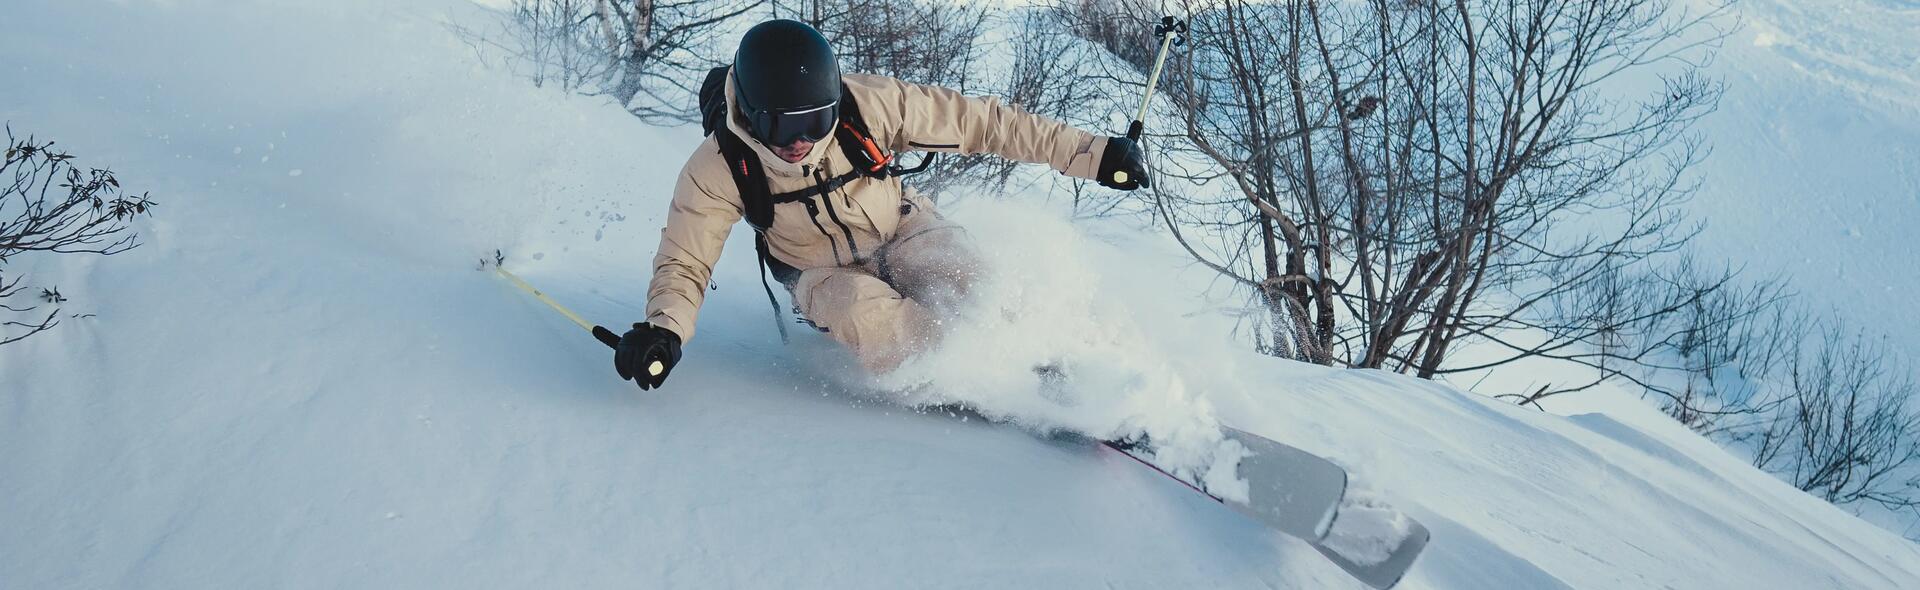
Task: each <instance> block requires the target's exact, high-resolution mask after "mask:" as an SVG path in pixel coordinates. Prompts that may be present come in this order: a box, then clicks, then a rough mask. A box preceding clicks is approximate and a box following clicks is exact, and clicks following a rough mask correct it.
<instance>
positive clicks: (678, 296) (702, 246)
mask: <svg viewBox="0 0 1920 590" xmlns="http://www.w3.org/2000/svg"><path fill="white" fill-rule="evenodd" d="M709 185H710V183H708V182H705V181H703V180H702V179H701V178H699V176H698V174H696V173H695V167H694V166H693V165H691V164H689V165H688V166H687V167H686V168H684V169H682V170H681V171H680V179H679V181H678V182H676V183H675V184H674V187H673V203H672V204H671V205H670V206H669V207H668V209H667V226H666V227H665V228H662V229H661V230H660V250H659V252H658V253H657V254H655V255H654V257H653V282H652V284H651V285H649V286H648V287H647V321H648V322H649V323H652V324H653V325H656V326H660V327H663V328H666V329H668V330H673V333H675V334H678V335H680V341H681V342H682V343H685V342H689V341H692V340H693V331H694V330H693V324H694V320H695V319H696V318H697V317H698V316H699V314H700V304H701V302H703V301H705V300H706V296H707V281H708V280H709V279H711V278H712V277H713V264H714V262H716V261H718V260H720V250H721V248H722V247H723V246H725V245H726V242H727V233H728V232H730V231H732V230H733V224H734V222H736V221H739V220H740V216H741V206H740V204H739V203H738V202H737V201H736V200H732V199H727V198H724V197H722V196H720V195H722V194H728V193H732V192H733V191H732V190H726V191H725V192H718V191H714V190H712V188H713V187H711V186H709ZM727 188H728V189H731V187H727Z"/></svg>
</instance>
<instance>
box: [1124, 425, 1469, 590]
mask: <svg viewBox="0 0 1920 590" xmlns="http://www.w3.org/2000/svg"><path fill="white" fill-rule="evenodd" d="M1224 432H1225V434H1226V436H1227V438H1230V439H1232V440H1234V441H1237V442H1239V443H1240V444H1241V445H1243V446H1245V447H1246V448H1247V451H1248V455H1247V456H1246V457H1245V458H1243V459H1241V461H1240V464H1239V466H1238V467H1239V469H1238V475H1239V476H1240V478H1241V479H1243V480H1245V481H1246V482H1247V485H1248V493H1247V500H1246V501H1245V502H1240V501H1237V500H1231V499H1226V498H1223V497H1221V496H1220V495H1218V494H1214V493H1212V492H1209V491H1207V490H1206V488H1205V486H1203V485H1200V484H1196V483H1194V482H1189V481H1187V480H1185V479H1182V478H1180V477H1178V476H1175V475H1173V474H1172V473H1169V472H1168V471H1167V470H1165V469H1161V468H1160V466H1158V465H1155V464H1154V463H1153V460H1152V458H1151V456H1150V455H1148V454H1147V453H1145V452H1143V449H1142V448H1141V447H1140V446H1139V445H1134V444H1129V443H1124V442H1115V441H1102V442H1101V446H1102V447H1105V448H1107V449H1109V450H1112V451H1114V452H1117V453H1120V454H1122V455H1125V456H1126V457H1128V458H1130V459H1133V460H1134V461H1137V462H1139V463H1140V464H1142V465H1145V466H1147V467H1148V468H1151V469H1153V470H1154V471H1155V472H1157V473H1160V474H1161V475H1165V476H1167V477H1169V478H1171V479H1173V480H1174V481H1177V482H1179V483H1180V484H1181V485H1182V486H1184V487H1186V488H1187V489H1191V490H1193V491H1196V492H1199V493H1201V494H1202V495H1205V496H1206V497H1208V498H1210V499H1212V500H1213V501H1215V502H1219V503H1221V504H1223V505H1225V506H1227V507H1228V508H1231V509H1233V510H1234V511H1236V512H1239V513H1241V514H1244V515H1246V516H1248V517H1250V518H1252V519H1254V520H1256V521H1259V522H1260V523H1261V524H1265V525H1267V526H1269V527H1272V528H1273V529H1275V530H1278V531H1280V532H1281V533H1284V534H1286V535H1289V536H1292V537H1295V538H1298V539H1300V540H1303V541H1306V542H1307V544H1309V545H1312V546H1313V548H1314V549H1315V550H1316V551H1319V552H1320V554H1321V555H1324V556H1326V557H1327V559H1328V560H1329V561H1331V562H1333V563H1334V565H1337V566H1339V567H1340V569H1342V570H1345V571H1346V572H1347V573H1348V574H1349V575H1352V576H1353V577H1354V578H1355V579H1357V580H1360V581H1361V582H1363V583H1365V584H1367V585H1368V586H1371V587H1374V588H1379V589H1381V590H1386V589H1388V588H1392V587H1393V586H1394V585H1395V584H1397V583H1399V582H1400V579H1401V578H1402V577H1404V576H1405V575H1406V573H1407V570H1408V569H1411V568H1412V567H1413V563H1414V561H1415V560H1417V559H1418V558H1419V557H1420V553H1421V551H1423V550H1424V549H1425V548H1426V545H1427V541H1428V540H1429V538H1430V537H1431V535H1430V533H1428V531H1427V529H1426V527H1424V526H1421V525H1420V523H1419V522H1417V521H1414V520H1413V519H1412V518H1409V517H1407V516H1406V515H1404V514H1400V513H1398V512H1392V511H1388V510H1382V509H1380V508H1378V507H1366V509H1360V508H1359V507H1354V506H1349V502H1348V498H1347V471H1346V470H1345V469H1343V468H1341V467H1340V466H1339V465H1335V464H1334V463H1333V462H1332V461H1328V460H1327V459H1326V458H1324V457H1320V456H1318V455H1315V454H1313V453H1308V452H1306V451H1303V450H1300V449H1298V448H1296V447H1293V446H1290V445H1287V444H1284V443H1281V442H1278V441H1275V440H1272V439H1269V438H1266V437H1263V436H1260V435H1257V434H1253V433H1250V432H1247V431H1244V430H1239V429H1236V428H1230V427H1229V428H1225V430H1224ZM1343 507H1349V508H1350V509H1349V510H1346V511H1342V508H1343ZM1343 517H1345V518H1346V519H1347V520H1345V521H1342V520H1341V519H1342V518H1343ZM1381 519H1387V520H1389V521H1390V522H1381ZM1362 521H1375V522H1362ZM1382 529H1385V530H1392V531H1396V532H1403V534H1398V535H1395V537H1396V538H1385V539H1373V538H1352V536H1351V535H1349V534H1348V533H1347V531H1351V530H1358V531H1378V530H1382ZM1356 549H1359V551H1356ZM1348 553H1362V555H1348Z"/></svg>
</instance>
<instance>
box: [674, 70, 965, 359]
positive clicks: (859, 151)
mask: <svg viewBox="0 0 1920 590" xmlns="http://www.w3.org/2000/svg"><path fill="white" fill-rule="evenodd" d="M732 70H733V68H732V66H720V67H717V68H713V69H711V70H707V79H706V80H705V81H704V82H702V83H701V84H700V128H701V130H702V131H703V132H704V133H705V134H706V135H712V136H714V138H715V140H717V141H718V143H719V144H720V155H721V157H724V158H726V160H727V172H729V173H730V174H731V175H732V176H733V184H734V188H736V189H738V190H739V192H740V201H741V203H742V204H743V205H744V206H745V209H746V211H745V213H746V219H747V225H750V226H752V227H753V233H754V236H753V249H754V252H755V254H756V255H757V256H758V257H759V259H760V286H761V287H762V288H764V289H766V291H767V303H769V304H771V305H772V306H773V317H774V325H775V326H777V327H779V329H780V341H781V342H786V341H787V325H786V321H785V318H784V317H783V316H782V315H781V313H780V301H779V300H778V299H776V298H774V295H773V286H772V285H771V284H769V283H768V282H767V275H768V274H769V272H771V274H772V275H773V277H774V278H775V279H777V280H779V281H780V283H781V284H783V285H786V286H787V288H788V289H789V290H791V289H792V288H793V286H794V284H795V283H796V282H798V281H799V279H800V270H799V269H797V268H794V267H793V266H792V265H789V264H787V263H785V262H781V261H780V260H779V259H777V258H774V257H773V255H772V254H771V253H770V252H769V251H768V249H767V231H768V229H770V228H772V227H773V206H774V205H778V204H782V203H794V202H807V203H809V207H808V209H809V210H811V209H812V206H811V203H812V200H813V198H814V197H816V196H818V197H821V198H825V197H826V196H827V195H830V194H832V193H833V191H835V190H839V189H840V187H842V186H846V184H847V183H849V182H852V181H854V180H856V179H859V178H862V177H867V178H874V179H879V180H885V179H887V178H890V177H894V176H905V175H908V174H913V173H917V172H920V171H923V170H926V169H927V166H928V165H930V164H932V163H933V157H932V156H931V155H929V156H928V157H927V158H926V159H924V160H922V161H921V162H920V164H919V165H917V166H914V167H913V168H902V167H900V166H898V165H896V164H894V154H892V153H889V152H887V151H885V150H882V149H880V146H879V145H878V144H877V143H875V142H874V141H873V134H872V133H871V132H869V130H868V128H867V123H866V120H864V119H862V118H861V117H860V106H859V104H858V103H856V102H855V101H854V99H853V93H851V92H849V91H848V90H847V85H846V84H845V83H842V84H841V85H840V126H839V127H838V128H837V129H834V132H833V137H834V143H835V144H837V145H839V146H840V152H841V154H842V155H843V156H845V157H846V159H847V161H848V162H851V163H853V168H854V169H853V170H851V171H848V172H847V173H846V174H842V175H840V176H838V177H836V178H833V179H830V180H828V181H826V182H824V183H819V184H815V185H814V186H811V187H807V188H803V189H800V190H796V191H789V192H784V193H779V194H774V193H773V192H772V189H771V188H769V187H768V186H767V177H766V173H765V170H764V168H763V167H762V166H761V164H760V157H759V156H758V155H757V154H755V153H754V151H753V148H751V147H748V146H747V143H746V140H744V139H741V138H740V136H739V135H736V134H734V132H733V130H732V129H729V128H727V119H726V118H727V117H729V116H732V113H729V112H728V110H729V109H728V108H727V95H726V94H727V78H728V76H729V74H730V72H731V71H732ZM793 312H794V315H796V316H797V315H799V314H800V309H799V308H798V307H795V308H794V310H793ZM801 321H802V322H805V320H801ZM821 330H822V331H825V328H821Z"/></svg>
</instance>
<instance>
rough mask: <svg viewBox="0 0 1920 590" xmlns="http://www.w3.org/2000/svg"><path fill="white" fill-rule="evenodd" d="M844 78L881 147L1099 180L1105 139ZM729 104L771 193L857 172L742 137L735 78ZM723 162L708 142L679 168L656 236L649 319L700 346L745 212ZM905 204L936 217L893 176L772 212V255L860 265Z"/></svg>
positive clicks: (825, 144)
mask: <svg viewBox="0 0 1920 590" xmlns="http://www.w3.org/2000/svg"><path fill="white" fill-rule="evenodd" d="M843 79H844V81H845V82H846V86H847V91H848V92H849V93H850V94H851V95H852V96H850V97H843V98H842V100H846V99H852V100H854V101H857V102H858V105H859V109H860V116H861V118H862V119H864V120H865V121H866V124H867V127H868V129H869V130H870V131H871V133H872V135H873V139H874V141H875V142H876V143H878V144H879V145H880V146H881V147H882V148H883V149H887V150H891V151H894V152H908V151H929V152H952V153H960V154H976V153H991V154H996V155H999V156H1001V157H1004V158H1008V159H1012V160H1018V161H1022V162H1032V163H1044V164H1047V165H1048V166H1051V167H1053V169H1054V170H1058V171H1060V172H1061V173H1062V174H1066V175H1069V176H1073V177H1077V178H1088V179H1091V178H1093V177H1094V176H1095V175H1096V174H1098V172H1099V166H1100V157H1101V154H1102V151H1103V150H1105V148H1106V142H1107V139H1106V138H1105V137H1101V136H1095V135H1093V134H1089V133H1087V132H1084V131H1081V130H1079V129H1075V128H1073V127H1071V126H1069V125H1067V124H1065V123H1062V122H1059V121H1055V120H1052V119H1048V118H1046V117H1041V116H1038V115H1033V114H1030V113H1027V112H1026V111H1024V110H1022V109H1020V108H1019V107H1015V106H1010V105H1004V104H1001V103H1000V101H999V100H998V99H995V98H991V97H973V96H965V95H962V94H960V93H959V92H955V91H953V90H949V89H946V88H939V87H934V86H923V85H918V84H911V83H907V82H902V81H899V80H895V79H893V78H888V77H884V76H876V75H864V74H847V75H845V76H843ZM726 96H727V112H728V113H729V116H728V117H727V127H728V128H729V129H731V130H732V131H733V132H734V134H736V135H738V136H740V137H741V138H743V139H744V140H745V141H744V143H746V144H747V145H748V146H749V147H751V148H752V149H753V151H754V152H755V153H756V154H758V155H759V157H760V162H761V165H762V166H763V167H764V169H765V171H766V175H767V177H768V183H769V187H768V188H769V189H770V191H771V193H773V194H779V193H783V192H787V191H794V190H800V189H804V188H807V187H809V186H813V185H816V184H817V183H819V182H821V181H823V180H826V179H831V178H834V177H836V176H839V175H841V174H843V173H845V172H847V171H849V170H851V169H852V165H851V164H850V163H849V162H847V160H846V157H845V155H843V154H842V153H841V150H840V148H839V146H836V145H834V141H835V139H834V138H833V137H831V136H830V137H829V138H828V139H825V140H822V141H821V142H820V143H818V144H816V145H814V147H813V151H812V152H810V153H809V154H808V155H807V158H806V159H805V160H803V161H801V162H798V163H791V162H787V161H786V160H782V159H780V157H779V156H776V155H774V154H773V152H772V151H770V150H769V149H767V147H766V146H763V145H761V144H760V143H759V142H757V141H754V140H753V139H751V137H752V136H751V135H750V134H748V133H747V132H746V125H745V122H744V120H743V119H742V118H741V115H740V113H739V110H738V108H737V107H736V106H735V105H736V103H735V101H734V87H733V82H732V80H728V82H727V89H726ZM726 165H727V164H726V160H725V158H724V157H722V156H721V155H720V145H719V142H718V140H717V139H715V138H713V137H708V138H707V140H706V141H704V142H702V143H701V144H700V147H699V148H698V149H696V150H694V153H693V155H692V156H691V157H689V158H688V159H687V163H686V165H685V166H683V167H682V168H681V169H680V178H679V181H678V182H677V183H676V184H675V186H674V190H673V203H672V205H671V207H670V208H669V209H668V211H667V225H666V227H665V228H663V229H661V230H660V249H659V251H658V254H656V255H655V256H654V259H653V282H652V284H651V285H650V286H649V287H648V289H647V321H648V322H650V323H652V324H654V325H656V326H661V327H664V328H666V329H669V330H672V331H673V332H674V333H675V334H678V335H680V339H681V341H682V342H686V341H690V340H692V339H693V333H694V329H693V328H694V320H695V318H696V317H697V316H698V315H699V311H700V304H701V302H702V301H704V300H705V297H706V287H707V282H708V279H709V278H710V277H712V275H713V265H714V263H715V262H717V261H719V259H720V249H721V246H722V245H724V243H725V242H726V239H727V234H728V233H729V232H730V231H731V230H732V229H733V225H734V223H735V222H737V221H739V220H740V218H741V216H742V215H743V214H744V212H745V208H744V207H745V206H744V205H743V204H742V201H741V198H740V194H739V191H738V190H737V189H736V188H735V187H734V183H733V177H732V176H731V175H730V174H729V172H728V171H727V169H726ZM815 200H818V201H824V202H820V203H814V202H812V201H815ZM905 206H912V207H924V208H927V209H929V210H930V209H931V208H932V203H930V202H928V201H926V200H925V199H924V198H921V197H920V196H919V195H917V194H912V191H906V190H903V189H902V186H901V184H900V179H899V178H897V177H895V178H889V179H887V180H876V179H872V178H866V177H862V178H858V179H856V180H854V181H852V182H849V183H847V184H846V185H844V186H842V187H841V188H839V189H838V190H835V191H833V193H832V194H831V195H830V196H829V197H828V198H825V199H810V200H808V201H806V202H793V203H782V204H778V205H775V206H774V222H773V227H772V228H771V229H769V230H768V231H767V246H768V250H769V251H770V252H771V253H772V254H773V257H774V258H777V259H779V260H780V261H781V262H785V263H786V264H788V265H791V266H793V267H794V268H796V269H799V270H802V271H804V270H807V269H810V268H816V267H823V266H846V265H853V264H857V263H859V262H862V261H865V260H866V259H867V258H868V257H869V256H871V255H872V254H873V252H874V251H875V250H876V249H878V248H879V247H880V246H881V245H882V244H885V243H887V242H888V241H889V240H892V239H893V237H894V233H895V232H896V230H898V229H899V226H900V217H901V211H902V209H903V207H905Z"/></svg>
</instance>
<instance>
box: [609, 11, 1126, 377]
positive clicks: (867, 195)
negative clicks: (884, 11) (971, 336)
mask: <svg viewBox="0 0 1920 590" xmlns="http://www.w3.org/2000/svg"><path fill="white" fill-rule="evenodd" d="M723 70H724V76H723ZM707 86H708V88H707V89H706V91H703V97H702V100H703V107H707V108H703V111H704V112H705V113H706V114H707V115H708V120H707V127H708V131H710V132H712V133H713V136H712V137H709V138H707V140H706V141H705V142H703V143H702V144H701V145H700V147H699V148H698V149H696V150H694V153H693V155H692V156H691V157H689V158H688V160H687V163H686V165H685V166H683V167H682V168H681V170H680V176H679V180H678V182H677V184H676V185H675V187H674V194H673V201H672V204H671V205H670V206H669V208H668V211H667V223H666V227H665V228H663V229H662V230H661V232H660V248H659V251H658V253H657V254H656V255H655V256H654V260H653V266H654V272H653V281H652V284H651V285H650V286H649V288H648V290H647V309H646V313H647V318H646V321H645V322H641V323H636V324H634V325H633V329H632V330H630V331H628V332H627V333H626V334H625V335H623V336H621V337H620V341H619V344H618V346H616V347H615V352H614V367H615V369H616V370H617V371H618V372H619V374H620V377H621V378H623V379H630V380H634V381H636V382H638V383H639V385H640V388H641V389H650V388H654V387H660V385H661V383H663V382H664V381H666V378H667V375H668V374H669V373H670V372H671V371H672V369H673V366H674V364H675V363H677V362H679V360H680V349H681V346H682V345H683V344H684V343H685V342H687V341H689V340H691V339H692V338H693V334H694V321H695V317H696V315H697V314H698V313H699V309H700V304H701V302H702V301H703V300H704V298H705V295H706V287H707V285H708V280H709V278H710V277H711V275H712V273H713V264H714V262H715V261H717V260H719V258H720V250H721V246H722V245H723V244H724V242H725V241H726V238H727V234H728V232H729V231H731V229H732V227H733V225H734V223H735V222H736V221H739V220H740V219H741V218H742V217H743V216H745V217H747V219H748V221H749V223H750V224H752V225H753V226H754V229H755V230H756V231H758V232H759V236H758V239H759V241H758V242H757V244H756V246H757V249H758V250H759V255H760V259H761V263H762V265H763V268H764V269H765V270H763V275H762V280H763V281H764V280H765V275H764V273H765V272H766V271H767V270H770V271H772V274H773V275H774V277H775V278H776V279H778V280H779V281H780V282H781V283H782V284H783V285H784V286H785V287H786V288H787V289H788V291H789V293H790V294H791V295H792V297H793V301H794V306H795V308H796V309H797V310H798V311H799V313H800V314H802V316H803V317H804V318H805V321H806V322H807V323H808V324H810V325H813V326H815V327H816V328H818V329H819V330H821V331H823V332H825V333H827V335H828V336H830V337H832V338H833V339H834V340H836V341H838V342H840V343H841V344H842V345H845V346H846V347H847V348H849V349H850V350H851V351H852V352H853V354H854V356H855V357H857V358H858V359H859V361H860V363H861V364H862V366H864V367H866V368H867V369H868V370H869V371H872V372H874V373H885V372H888V371H891V370H892V369H894V368H896V367H897V366H898V365H899V364H900V363H901V362H902V361H904V360H906V359H907V358H910V357H911V356H913V355H914V354H916V353H918V352H920V351H924V350H927V349H928V348H929V347H931V346H932V345H933V344H935V343H936V342H937V340H938V339H939V338H940V330H941V327H940V326H941V322H942V321H944V320H946V319H948V318H951V317H952V316H953V314H954V313H955V311H956V307H957V306H958V304H959V303H961V302H963V301H964V300H965V299H966V297H967V296H968V291H969V289H970V288H971V286H972V283H973V281H974V280H975V278H976V277H977V276H978V275H979V273H980V271H981V269H980V261H979V257H978V254H977V251H976V250H975V248H974V245H973V244H972V242H971V240H970V238H969V237H968V235H967V233H966V231H965V230H964V229H962V228H961V227H960V226H958V225H957V224H955V223H953V222H951V221H948V220H946V219H943V218H941V217H940V215H939V213H938V212H937V211H935V209H934V204H933V202H932V201H930V200H928V199H927V198H925V197H924V196H922V195H920V194H918V193H917V192H916V191H914V190H912V189H908V188H904V187H903V185H902V184H901V182H900V180H899V178H897V177H895V176H894V174H898V173H899V168H898V167H897V166H891V165H890V164H891V161H892V157H893V153H894V152H896V151H907V150H918V151H932V152H952V153H960V154H974V153H991V154H996V155H999V156H1000V157H1003V158H1008V159H1013V160H1018V161H1022V162H1033V163H1044V164H1047V165H1048V166H1051V167H1052V168H1053V169H1054V170H1057V171H1059V172H1060V173H1062V174H1066V175H1068V176H1073V177H1077V178H1090V179H1097V180H1098V181H1099V182H1100V183H1101V184H1102V185H1105V186H1108V187H1110V188H1114V189H1118V190H1134V189H1137V188H1140V187H1143V186H1147V184H1148V183H1147V180H1146V177H1147V175H1146V169H1145V164H1144V162H1143V158H1142V155H1141V151H1140V148H1139V146H1138V145H1136V144H1135V143H1134V142H1133V141H1132V140H1130V139H1128V138H1126V137H1100V136H1096V135H1094V134H1091V133H1088V132H1085V131H1081V130H1079V129H1075V128H1073V127H1071V126H1069V125H1066V124H1064V123H1061V122H1059V121H1054V120H1051V119H1047V118H1045V117H1041V116H1037V115H1033V114H1029V113H1027V112H1025V111H1023V110H1021V109H1019V108H1018V107H1013V106H1008V105H1003V104H1001V103H1000V102H999V101H998V100H996V99H993V98H985V97H970V96H964V95H961V94H960V93H958V92H955V91H953V90H949V89H946V88H939V87H933V86H922V85H917V84H911V83H907V82H902V81H900V80H896V79H892V78H887V77H884V76H877V75H866V74H846V75H842V74H841V73H840V68H839V65H838V61H837V59H836V58H835V56H834V53H833V49H832V47H830V46H829V45H828V43H827V40H826V38H825V37H823V36H821V34H820V32H819V31H817V30H814V28H813V27H810V26H807V25H806V24H803V23H800V22H797V21H792V20H772V21H767V22H764V23H761V24H759V25H756V26H754V27H753V28H752V29H750V30H748V31H747V33H746V35H745V36H744V37H742V38H741V40H740V48H739V50H738V51H737V52H736V53H735V54H734V61H733V65H732V67H731V68H730V69H727V68H718V69H716V70H715V71H714V72H712V73H710V74H709V77H708V84H707ZM722 99H724V101H723V100H722ZM705 103H710V105H711V106H709V105H708V104H705ZM890 173H891V174H890ZM768 297H769V299H771V298H772V290H771V287H769V288H768ZM777 310H778V308H777V307H776V313H777ZM782 329H783V330H784V327H783V328H782Z"/></svg>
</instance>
